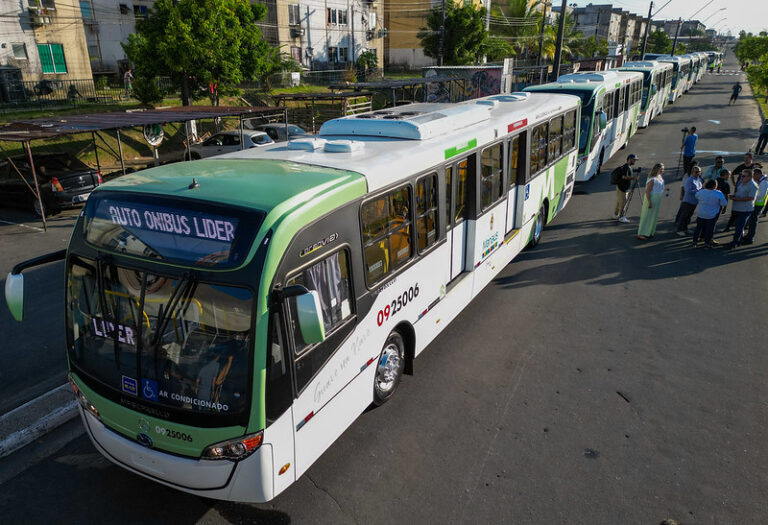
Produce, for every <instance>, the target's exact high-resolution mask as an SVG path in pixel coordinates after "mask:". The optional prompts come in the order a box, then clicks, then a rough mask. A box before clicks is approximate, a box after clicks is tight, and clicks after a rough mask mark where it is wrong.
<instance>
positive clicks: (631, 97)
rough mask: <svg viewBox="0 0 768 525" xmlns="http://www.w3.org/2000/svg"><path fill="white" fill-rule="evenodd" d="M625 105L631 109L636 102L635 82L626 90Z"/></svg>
mask: <svg viewBox="0 0 768 525" xmlns="http://www.w3.org/2000/svg"><path fill="white" fill-rule="evenodd" d="M623 100H624V107H625V108H627V109H629V106H631V105H632V104H634V103H635V83H634V82H633V83H632V84H630V85H629V86H627V89H625V90H624V97H623Z"/></svg>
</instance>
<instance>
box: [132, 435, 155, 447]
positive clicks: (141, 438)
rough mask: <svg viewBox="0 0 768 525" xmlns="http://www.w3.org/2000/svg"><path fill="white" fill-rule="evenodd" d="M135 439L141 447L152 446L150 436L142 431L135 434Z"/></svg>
mask: <svg viewBox="0 0 768 525" xmlns="http://www.w3.org/2000/svg"><path fill="white" fill-rule="evenodd" d="M136 441H138V442H139V445H141V446H143V447H147V448H152V438H151V437H149V436H148V435H146V434H144V433H141V434H139V435H138V436H136Z"/></svg>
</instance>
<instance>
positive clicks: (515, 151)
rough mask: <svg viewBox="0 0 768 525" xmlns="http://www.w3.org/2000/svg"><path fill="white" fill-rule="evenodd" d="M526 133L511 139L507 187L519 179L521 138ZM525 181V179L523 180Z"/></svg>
mask: <svg viewBox="0 0 768 525" xmlns="http://www.w3.org/2000/svg"><path fill="white" fill-rule="evenodd" d="M524 136H525V135H523V134H520V135H517V136H516V137H512V140H510V141H509V167H508V168H507V170H508V172H509V175H508V177H509V178H508V179H507V180H508V183H507V187H508V188H511V187H512V186H514V185H515V184H517V182H518V180H517V178H518V177H519V176H520V171H519V169H518V168H519V166H520V157H521V150H520V140H521V137H524ZM523 182H524V181H523Z"/></svg>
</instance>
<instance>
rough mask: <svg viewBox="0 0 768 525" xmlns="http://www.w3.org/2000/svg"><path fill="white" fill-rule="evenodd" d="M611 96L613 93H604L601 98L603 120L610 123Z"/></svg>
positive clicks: (611, 113)
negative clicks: (603, 112)
mask: <svg viewBox="0 0 768 525" xmlns="http://www.w3.org/2000/svg"><path fill="white" fill-rule="evenodd" d="M613 95H614V93H613V92H611V93H606V94H605V96H604V97H603V108H605V109H604V111H605V118H606V119H607V120H608V122H610V121H611V120H613Z"/></svg>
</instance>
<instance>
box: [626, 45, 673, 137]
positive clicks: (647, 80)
mask: <svg viewBox="0 0 768 525" xmlns="http://www.w3.org/2000/svg"><path fill="white" fill-rule="evenodd" d="M673 68H674V66H673V65H672V64H670V63H669V62H656V61H653V60H646V61H642V62H639V61H638V62H625V63H624V65H622V66H621V67H619V68H617V71H638V72H640V73H642V74H643V98H642V101H641V103H640V114H639V115H638V122H637V125H638V126H639V127H641V128H645V127H647V126H648V125H649V124H650V123H651V121H652V120H653V119H655V118H656V117H657V116H659V115H661V114H662V113H664V109H665V108H666V107H667V104H668V103H669V91H670V89H671V84H672V74H673V71H672V70H673Z"/></svg>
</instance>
